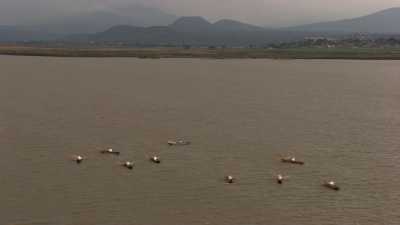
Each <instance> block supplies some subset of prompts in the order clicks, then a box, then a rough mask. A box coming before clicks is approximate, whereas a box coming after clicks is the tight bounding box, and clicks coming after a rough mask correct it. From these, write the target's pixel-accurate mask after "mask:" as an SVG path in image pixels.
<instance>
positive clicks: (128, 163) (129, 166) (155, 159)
mask: <svg viewBox="0 0 400 225" xmlns="http://www.w3.org/2000/svg"><path fill="white" fill-rule="evenodd" d="M100 153H101V154H108V155H116V156H119V155H120V154H121V152H118V151H114V150H113V149H112V148H109V149H106V150H101V151H100ZM84 159H86V158H85V157H83V156H81V155H76V156H74V161H75V162H76V163H77V164H81V163H82V162H83V160H84ZM149 160H150V162H153V163H156V164H160V163H161V159H160V157H158V156H151V157H150V158H149ZM121 166H123V167H125V168H127V169H130V170H131V169H133V166H134V163H133V162H132V161H126V162H124V163H121Z"/></svg>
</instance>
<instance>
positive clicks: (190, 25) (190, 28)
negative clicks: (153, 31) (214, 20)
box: [169, 16, 212, 32]
mask: <svg viewBox="0 0 400 225" xmlns="http://www.w3.org/2000/svg"><path fill="white" fill-rule="evenodd" d="M169 27H170V28H172V29H175V30H177V31H183V32H201V31H208V30H211V29H212V24H211V23H210V22H208V21H207V20H206V19H204V18H203V17H200V16H192V17H181V18H179V19H177V20H176V21H175V22H174V23H172V24H171V25H169Z"/></svg>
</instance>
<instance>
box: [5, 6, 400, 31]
mask: <svg viewBox="0 0 400 225" xmlns="http://www.w3.org/2000/svg"><path fill="white" fill-rule="evenodd" d="M126 3H142V4H145V5H147V6H155V7H158V8H160V9H162V10H164V11H166V12H169V13H173V14H176V15H178V16H181V15H188V16H192V15H200V16H204V17H206V18H207V19H209V20H211V21H215V20H217V19H220V18H229V19H237V20H241V21H244V22H249V23H254V24H258V25H268V26H285V25H292V24H301V23H309V22H319V21H326V20H332V19H341V18H347V17H354V16H359V15H364V14H368V13H371V12H375V11H379V10H381V9H385V8H389V7H399V6H400V0H0V24H2V25H5V24H16V23H23V22H28V21H36V20H43V19H45V18H51V17H54V16H56V15H63V14H64V15H68V14H70V13H72V12H78V11H86V10H94V9H101V8H107V7H108V6H110V5H116V4H126Z"/></svg>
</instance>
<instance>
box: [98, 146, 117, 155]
mask: <svg viewBox="0 0 400 225" xmlns="http://www.w3.org/2000/svg"><path fill="white" fill-rule="evenodd" d="M101 153H103V154H114V155H119V154H120V152H116V151H114V149H112V148H109V149H107V150H102V151H101Z"/></svg>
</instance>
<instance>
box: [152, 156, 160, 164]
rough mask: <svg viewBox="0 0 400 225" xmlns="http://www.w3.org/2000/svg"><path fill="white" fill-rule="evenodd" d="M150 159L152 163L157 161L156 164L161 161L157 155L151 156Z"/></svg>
mask: <svg viewBox="0 0 400 225" xmlns="http://www.w3.org/2000/svg"><path fill="white" fill-rule="evenodd" d="M150 161H152V162H153V163H157V164H160V163H161V159H160V158H159V157H158V156H153V157H151V158H150Z"/></svg>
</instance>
